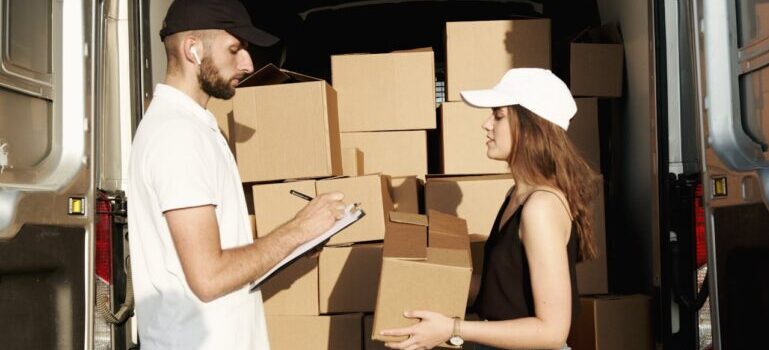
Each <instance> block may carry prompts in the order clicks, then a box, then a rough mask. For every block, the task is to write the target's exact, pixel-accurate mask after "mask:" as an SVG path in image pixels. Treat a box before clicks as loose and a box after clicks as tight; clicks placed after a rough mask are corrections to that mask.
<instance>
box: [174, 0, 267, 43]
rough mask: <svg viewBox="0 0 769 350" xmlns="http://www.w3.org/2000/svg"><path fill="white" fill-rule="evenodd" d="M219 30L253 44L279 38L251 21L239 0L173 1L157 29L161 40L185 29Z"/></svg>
mask: <svg viewBox="0 0 769 350" xmlns="http://www.w3.org/2000/svg"><path fill="white" fill-rule="evenodd" d="M203 29H222V30H225V31H227V32H228V33H230V34H232V35H234V36H236V37H238V38H240V39H242V40H245V41H248V42H249V43H251V44H253V45H256V46H262V47H267V46H272V45H273V44H275V43H277V42H278V40H280V39H278V38H276V37H275V36H273V35H272V34H270V33H267V32H265V31H263V30H260V29H257V28H256V27H254V25H253V24H252V23H251V17H249V15H248V11H246V7H245V6H243V3H242V2H240V1H239V0H174V1H173V2H172V3H171V7H169V8H168V12H167V13H166V18H165V20H164V21H163V29H161V30H160V39H161V40H165V38H166V37H167V36H169V35H171V34H175V33H179V32H185V31H188V30H203Z"/></svg>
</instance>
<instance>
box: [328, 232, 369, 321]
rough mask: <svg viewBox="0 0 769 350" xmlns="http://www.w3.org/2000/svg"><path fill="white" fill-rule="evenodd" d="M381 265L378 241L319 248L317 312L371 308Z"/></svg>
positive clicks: (353, 310)
mask: <svg viewBox="0 0 769 350" xmlns="http://www.w3.org/2000/svg"><path fill="white" fill-rule="evenodd" d="M381 269H382V244H381V243H375V244H355V245H352V246H349V247H326V248H323V250H322V251H321V253H320V270H319V273H320V284H319V286H320V287H319V297H320V313H322V314H327V313H343V312H374V306H375V305H376V293H377V287H378V286H379V272H380V270H381Z"/></svg>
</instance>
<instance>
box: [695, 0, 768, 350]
mask: <svg viewBox="0 0 769 350" xmlns="http://www.w3.org/2000/svg"><path fill="white" fill-rule="evenodd" d="M695 11H696V12H697V13H696V15H695V16H694V18H698V19H700V20H699V21H698V22H699V23H698V25H699V33H698V34H699V35H698V40H697V47H696V49H697V53H698V54H699V56H698V62H699V72H700V77H701V79H700V81H701V83H700V93H699V96H700V104H701V106H702V113H701V115H702V118H701V119H700V122H701V124H700V130H702V133H701V137H700V152H701V159H702V162H703V164H702V166H703V169H704V171H703V178H702V183H703V185H704V186H703V187H704V201H703V202H704V207H705V224H706V230H707V231H706V232H707V244H708V273H709V276H710V277H709V287H710V306H711V315H712V318H711V320H712V327H713V345H714V348H715V349H747V348H755V347H756V346H757V345H759V344H766V333H765V330H764V328H765V327H766V325H767V324H769V209H768V208H769V1H765V0H738V1H723V0H701V1H697V6H696V7H695Z"/></svg>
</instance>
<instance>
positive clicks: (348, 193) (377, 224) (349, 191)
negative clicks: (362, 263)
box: [315, 175, 393, 244]
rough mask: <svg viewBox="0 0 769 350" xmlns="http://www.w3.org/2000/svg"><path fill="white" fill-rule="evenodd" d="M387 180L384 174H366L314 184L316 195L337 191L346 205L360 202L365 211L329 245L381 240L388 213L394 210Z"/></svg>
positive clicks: (386, 226)
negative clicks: (364, 214) (340, 193)
mask: <svg viewBox="0 0 769 350" xmlns="http://www.w3.org/2000/svg"><path fill="white" fill-rule="evenodd" d="M389 183H390V180H389V179H388V178H387V177H386V176H383V175H367V176H358V177H343V178H336V179H329V180H319V181H317V182H316V183H315V188H316V191H317V192H318V193H326V192H332V191H340V192H342V193H344V195H345V197H344V201H345V202H346V203H360V204H361V207H362V208H363V210H364V211H365V212H366V216H364V217H363V218H362V219H360V221H358V222H356V223H355V224H354V225H351V226H350V227H348V228H346V229H344V230H343V231H342V232H340V233H338V234H337V235H335V236H334V237H331V240H329V242H328V244H344V243H356V242H369V241H381V240H382V239H384V237H385V232H387V231H388V230H389V229H390V227H389V226H390V224H389V221H388V220H387V213H389V212H390V211H391V210H393V204H392V199H391V198H390V192H389V189H388V187H389Z"/></svg>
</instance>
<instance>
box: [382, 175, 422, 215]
mask: <svg viewBox="0 0 769 350" xmlns="http://www.w3.org/2000/svg"><path fill="white" fill-rule="evenodd" d="M423 193H424V181H422V179H420V178H418V177H416V176H404V177H393V178H391V179H390V195H391V196H392V199H393V208H394V209H395V211H401V212H407V213H414V214H419V213H421V212H422V211H421V210H420V208H421V205H420V203H422V194H423Z"/></svg>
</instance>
